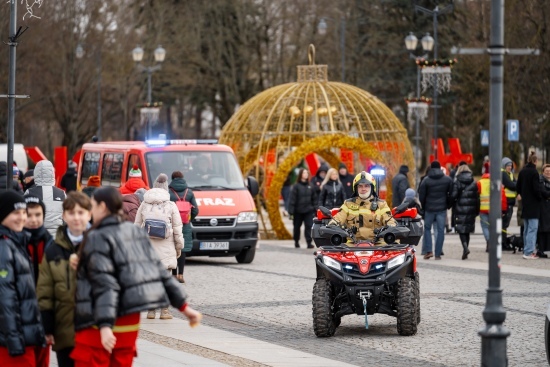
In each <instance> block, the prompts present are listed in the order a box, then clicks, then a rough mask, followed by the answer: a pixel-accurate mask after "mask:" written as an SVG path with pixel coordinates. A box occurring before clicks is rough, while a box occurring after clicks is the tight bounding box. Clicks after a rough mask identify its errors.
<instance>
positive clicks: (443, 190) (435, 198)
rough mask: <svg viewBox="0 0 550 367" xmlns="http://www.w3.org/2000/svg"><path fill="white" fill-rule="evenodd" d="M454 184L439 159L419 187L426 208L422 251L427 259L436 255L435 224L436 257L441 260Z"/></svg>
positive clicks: (423, 206) (419, 193)
mask: <svg viewBox="0 0 550 367" xmlns="http://www.w3.org/2000/svg"><path fill="white" fill-rule="evenodd" d="M452 184H453V181H452V180H451V178H450V177H449V176H445V174H444V173H443V171H442V170H441V164H440V163H439V162H438V161H433V162H432V163H431V164H430V170H429V172H428V176H427V177H426V178H424V180H423V181H422V183H421V184H420V188H419V189H418V196H419V198H420V205H422V209H423V210H424V245H423V246H422V253H423V254H424V258H425V259H429V258H431V257H432V256H433V255H434V253H433V246H432V225H434V224H435V226H436V230H437V235H436V241H435V259H436V260H441V252H442V251H443V242H444V240H445V219H446V218H447V209H448V208H449V206H448V202H449V196H450V193H451V189H452Z"/></svg>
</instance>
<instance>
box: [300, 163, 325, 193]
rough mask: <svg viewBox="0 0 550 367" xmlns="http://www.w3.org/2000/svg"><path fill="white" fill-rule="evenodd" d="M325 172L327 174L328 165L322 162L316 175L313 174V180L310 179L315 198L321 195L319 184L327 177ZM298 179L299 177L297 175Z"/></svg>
mask: <svg viewBox="0 0 550 367" xmlns="http://www.w3.org/2000/svg"><path fill="white" fill-rule="evenodd" d="M327 172H328V165H327V164H326V163H325V162H323V163H321V165H320V166H319V169H317V173H316V174H315V176H313V178H312V179H311V185H312V186H313V189H314V190H315V195H317V196H319V194H320V193H321V184H322V183H323V181H324V180H325V177H326V176H327ZM298 177H300V176H299V175H298Z"/></svg>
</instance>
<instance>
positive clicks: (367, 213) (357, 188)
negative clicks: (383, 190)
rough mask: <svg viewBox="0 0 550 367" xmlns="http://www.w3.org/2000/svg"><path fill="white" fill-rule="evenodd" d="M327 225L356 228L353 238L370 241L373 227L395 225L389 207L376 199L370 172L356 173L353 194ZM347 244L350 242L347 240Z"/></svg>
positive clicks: (372, 235)
mask: <svg viewBox="0 0 550 367" xmlns="http://www.w3.org/2000/svg"><path fill="white" fill-rule="evenodd" d="M329 225H340V226H344V227H346V228H353V227H355V228H356V229H357V231H356V234H355V238H356V239H357V240H358V241H360V240H370V241H372V240H373V239H374V237H375V232H374V230H375V229H378V228H382V227H384V226H395V225H396V222H395V220H394V219H393V217H392V216H391V208H390V207H389V206H388V204H386V202H385V201H384V200H380V199H378V195H377V194H376V184H375V180H374V178H373V177H372V175H371V174H370V173H367V172H365V171H363V172H360V173H358V174H357V175H356V176H355V178H354V179H353V196H352V197H351V198H349V199H347V200H346V201H345V202H344V204H342V206H341V207H340V211H339V212H338V214H336V215H335V216H334V217H333V219H332V220H331V221H330V222H329ZM347 245H348V246H350V245H352V246H353V244H352V243H350V242H348V243H347Z"/></svg>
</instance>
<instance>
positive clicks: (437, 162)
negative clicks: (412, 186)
mask: <svg viewBox="0 0 550 367" xmlns="http://www.w3.org/2000/svg"><path fill="white" fill-rule="evenodd" d="M430 167H431V168H441V163H439V161H433V162H432V164H431V165H430Z"/></svg>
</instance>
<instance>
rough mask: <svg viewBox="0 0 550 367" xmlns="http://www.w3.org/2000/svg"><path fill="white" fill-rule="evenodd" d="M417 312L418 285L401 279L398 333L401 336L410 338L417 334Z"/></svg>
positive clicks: (398, 297) (398, 301)
mask: <svg viewBox="0 0 550 367" xmlns="http://www.w3.org/2000/svg"><path fill="white" fill-rule="evenodd" d="M416 310H417V302H416V284H415V281H414V279H412V278H403V279H400V280H399V282H398V283H397V332H398V333H399V335H403V336H410V335H414V334H416V331H417V327H416V325H417V323H418V316H417V313H416Z"/></svg>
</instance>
